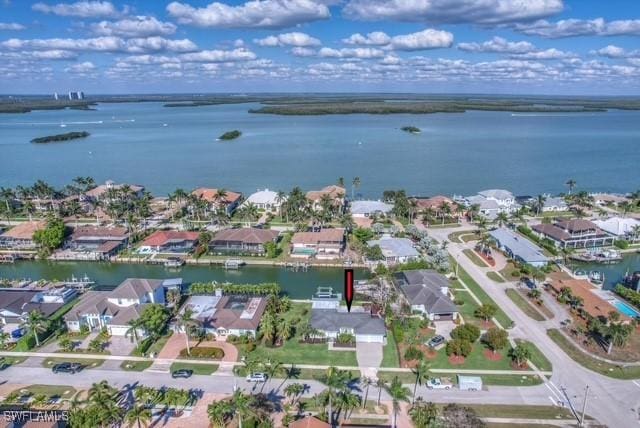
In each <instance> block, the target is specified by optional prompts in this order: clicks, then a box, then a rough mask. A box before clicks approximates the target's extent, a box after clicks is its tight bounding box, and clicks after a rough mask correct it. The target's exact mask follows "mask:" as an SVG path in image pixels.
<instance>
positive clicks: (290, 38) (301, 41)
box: [253, 32, 321, 47]
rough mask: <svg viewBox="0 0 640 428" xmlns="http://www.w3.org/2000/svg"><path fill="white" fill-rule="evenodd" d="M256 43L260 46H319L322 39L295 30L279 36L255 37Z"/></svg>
mask: <svg viewBox="0 0 640 428" xmlns="http://www.w3.org/2000/svg"><path fill="white" fill-rule="evenodd" d="M253 42H254V43H256V44H258V45H260V46H271V47H273V46H298V47H309V46H319V45H320V44H321V43H320V40H318V39H316V38H314V37H311V36H310V35H308V34H305V33H299V32H293V33H284V34H278V35H277V36H268V37H265V38H264V39H254V40H253Z"/></svg>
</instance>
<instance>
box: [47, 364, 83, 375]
mask: <svg viewBox="0 0 640 428" xmlns="http://www.w3.org/2000/svg"><path fill="white" fill-rule="evenodd" d="M82 368H83V366H82V364H80V363H60V364H56V365H54V366H53V367H51V370H52V371H53V372H54V373H71V374H75V373H78V372H79V371H81V370H82Z"/></svg>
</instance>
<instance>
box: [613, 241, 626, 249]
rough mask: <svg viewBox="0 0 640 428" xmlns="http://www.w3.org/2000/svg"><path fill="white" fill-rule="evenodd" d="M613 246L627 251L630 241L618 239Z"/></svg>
mask: <svg viewBox="0 0 640 428" xmlns="http://www.w3.org/2000/svg"><path fill="white" fill-rule="evenodd" d="M613 245H615V246H616V247H618V248H620V249H621V250H626V249H627V248H629V241H626V240H624V239H618V240H616V241H614V242H613Z"/></svg>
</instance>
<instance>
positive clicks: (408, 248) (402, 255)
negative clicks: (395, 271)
mask: <svg viewBox="0 0 640 428" xmlns="http://www.w3.org/2000/svg"><path fill="white" fill-rule="evenodd" d="M367 245H368V246H369V247H374V246H376V245H377V246H379V247H380V249H381V250H382V255H383V256H384V260H382V261H378V260H371V261H370V262H371V263H373V264H378V263H382V264H384V265H386V266H392V265H397V264H402V263H408V262H412V261H415V260H418V259H419V258H420V253H419V252H418V250H416V248H415V246H414V245H413V242H411V240H410V239H407V238H392V237H388V236H383V237H382V238H380V239H374V240H371V241H368V242H367Z"/></svg>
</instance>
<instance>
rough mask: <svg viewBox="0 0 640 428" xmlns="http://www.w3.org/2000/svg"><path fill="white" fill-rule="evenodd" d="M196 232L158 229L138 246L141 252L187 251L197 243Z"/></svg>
mask: <svg viewBox="0 0 640 428" xmlns="http://www.w3.org/2000/svg"><path fill="white" fill-rule="evenodd" d="M199 236H200V234H199V233H198V232H185V231H178V230H158V231H156V232H153V233H152V234H151V235H149V236H148V237H147V238H146V239H145V240H144V241H142V243H141V244H140V246H139V247H138V252H139V253H141V254H151V253H181V254H184V253H188V252H190V251H191V250H193V249H194V248H195V246H196V244H197V243H198V237H199Z"/></svg>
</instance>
